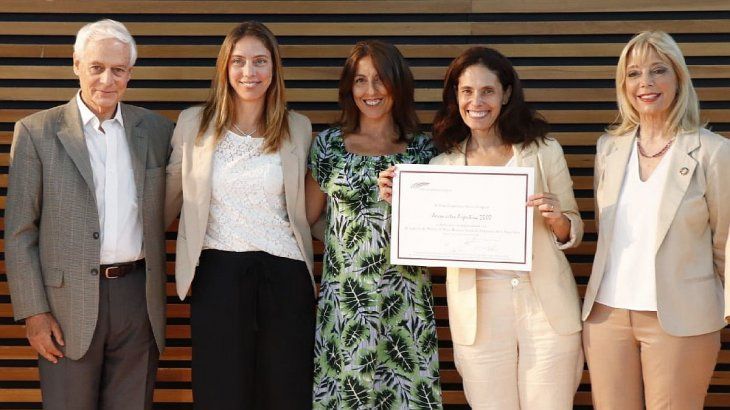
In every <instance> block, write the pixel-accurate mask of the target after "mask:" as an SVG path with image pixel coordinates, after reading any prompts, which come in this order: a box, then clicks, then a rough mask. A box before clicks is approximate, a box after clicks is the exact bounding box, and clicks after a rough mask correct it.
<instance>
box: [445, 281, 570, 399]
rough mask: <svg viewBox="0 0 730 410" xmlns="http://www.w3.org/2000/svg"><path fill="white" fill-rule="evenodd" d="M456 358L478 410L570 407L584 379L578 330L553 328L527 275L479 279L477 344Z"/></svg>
mask: <svg viewBox="0 0 730 410" xmlns="http://www.w3.org/2000/svg"><path fill="white" fill-rule="evenodd" d="M454 362H455V364H456V368H457V370H458V371H459V374H461V377H462V379H463V381H464V392H465V393H466V398H467V400H468V402H469V405H470V406H471V407H472V408H473V409H475V410H486V409H494V410H519V409H522V410H553V409H554V410H569V409H572V408H573V396H574V395H575V391H576V389H577V388H578V384H579V383H580V378H581V373H582V370H583V351H582V349H581V337H580V333H579V332H576V333H573V334H570V335H559V334H557V333H555V331H553V329H552V327H550V324H549V323H548V320H547V317H546V316H545V313H544V312H543V310H542V306H541V305H540V302H539V301H538V300H537V297H536V296H535V294H534V292H533V290H532V286H531V285H530V283H529V278H527V277H526V278H520V279H517V278H514V279H509V278H508V279H484V280H478V281H477V334H476V341H475V342H474V344H473V345H460V344H456V343H454Z"/></svg>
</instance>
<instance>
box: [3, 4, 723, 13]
mask: <svg viewBox="0 0 730 410" xmlns="http://www.w3.org/2000/svg"><path fill="white" fill-rule="evenodd" d="M49 3H53V12H54V13H95V14H98V13H102V14H111V13H141V14H144V13H150V14H152V13H154V14H160V13H176V14H244V15H245V14H379V13H399V14H401V13H419V14H428V13H438V14H448V13H467V12H474V13H564V12H566V11H571V12H583V13H585V12H592V13H603V12H616V11H624V12H626V11H632V12H648V11H727V10H730V6H728V3H727V2H726V1H724V0H703V1H701V2H694V3H692V4H691V6H690V5H689V3H688V2H687V1H685V0H643V1H641V2H637V1H632V0H612V1H611V2H603V1H582V0H569V1H564V2H561V3H560V4H559V5H558V4H556V3H555V2H554V1H552V0H532V1H529V2H504V1H500V0H474V1H467V0H449V1H448V2H443V1H437V0H419V1H412V0H411V1H406V0H400V1H388V0H379V1H373V0H370V1H346V2H342V1H316V2H312V1H310V2H302V1H280V2H278V3H280V4H277V7H271V3H270V2H267V1H246V2H240V4H236V2H230V1H213V0H209V1H206V2H205V6H204V7H200V5H199V3H198V2H195V1H179V0H178V1H173V0H167V1H164V2H159V1H154V0H127V1H124V2H118V1H110V0H96V1H94V2H88V1H84V0H63V1H49V0H29V1H23V0H4V2H3V10H4V11H5V12H8V13H38V12H45V11H46V10H47V9H48V6H49Z"/></svg>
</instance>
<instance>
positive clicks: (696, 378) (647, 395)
mask: <svg viewBox="0 0 730 410" xmlns="http://www.w3.org/2000/svg"><path fill="white" fill-rule="evenodd" d="M583 346H584V348H585V351H586V358H587V359H588V368H589V370H590V375H591V390H592V395H593V405H594V406H595V409H596V410H642V409H644V404H645V402H646V409H647V410H669V409H672V410H694V409H698V410H699V409H702V407H703V405H704V400H705V394H706V393H707V387H708V386H709V384H710V378H711V377H712V372H713V370H714V369H715V362H716V361H717V354H718V352H719V351H720V331H719V330H718V331H717V332H712V333H708V334H704V335H699V336H687V337H677V336H672V335H670V334H668V333H666V332H665V331H664V330H663V329H662V328H661V325H660V324H659V319H657V315H656V312H644V311H636V310H626V309H614V308H612V307H608V306H605V305H602V304H600V303H594V304H593V309H592V311H591V314H590V316H588V320H587V321H586V322H585V324H584V325H583Z"/></svg>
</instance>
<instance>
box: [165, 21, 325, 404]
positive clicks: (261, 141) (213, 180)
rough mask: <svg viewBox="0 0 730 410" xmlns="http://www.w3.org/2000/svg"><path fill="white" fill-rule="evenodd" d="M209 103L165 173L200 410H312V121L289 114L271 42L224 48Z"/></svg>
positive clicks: (178, 134) (181, 136)
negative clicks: (307, 187)
mask: <svg viewBox="0 0 730 410" xmlns="http://www.w3.org/2000/svg"><path fill="white" fill-rule="evenodd" d="M216 68H217V70H216V76H215V78H214V79H213V82H212V86H211V92H210V97H209V98H208V100H207V101H206V103H205V104H204V105H203V106H201V107H193V108H190V109H187V110H185V111H183V112H182V113H181V114H180V118H179V119H178V122H177V127H176V128H175V133H174V136H173V152H172V156H171V158H170V163H169V165H168V167H167V198H166V204H165V207H166V208H165V209H166V212H165V213H166V222H171V221H172V220H173V219H174V218H175V216H177V214H178V212H180V210H181V209H182V213H181V215H180V225H179V227H178V237H177V249H176V250H177V252H176V254H177V256H176V266H175V280H176V282H177V292H178V295H179V297H180V299H184V298H185V296H186V295H187V294H188V291H189V290H190V289H191V288H192V298H191V319H190V322H191V328H192V345H193V362H192V371H193V374H192V382H193V395H194V400H195V404H196V407H198V408H203V409H224V408H255V407H258V406H260V405H262V404H265V405H266V407H269V408H286V409H309V408H311V406H312V398H311V395H312V366H313V359H312V350H313V343H314V303H315V301H314V291H313V280H312V264H313V263H312V243H311V234H310V231H309V225H308V223H307V220H306V215H305V210H304V175H305V172H306V170H305V164H306V160H307V154H308V152H309V146H310V143H311V132H312V126H311V124H310V122H309V120H308V119H307V118H306V117H304V116H302V115H299V114H296V113H294V112H291V111H288V110H287V109H286V103H285V99H284V80H283V78H282V71H281V58H280V55H279V50H278V46H277V43H276V39H275V38H274V36H273V34H272V33H271V32H270V31H269V30H268V29H267V28H266V27H265V26H264V25H262V24H260V23H257V22H247V23H243V24H240V25H238V26H237V27H235V28H234V29H233V30H232V31H231V32H230V33H229V34H228V36H227V37H226V39H225V40H224V42H223V45H222V47H221V50H220V53H219V55H218V61H217V67H216Z"/></svg>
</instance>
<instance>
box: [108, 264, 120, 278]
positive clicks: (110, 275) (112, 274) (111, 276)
mask: <svg viewBox="0 0 730 410" xmlns="http://www.w3.org/2000/svg"><path fill="white" fill-rule="evenodd" d="M119 271H120V269H119V266H109V267H108V268H104V277H105V278H107V279H118V278H119V276H120V275H119ZM111 272H116V274H114V273H111Z"/></svg>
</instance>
